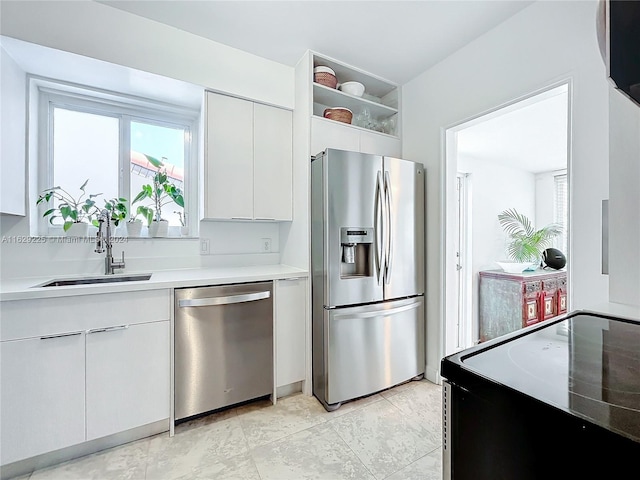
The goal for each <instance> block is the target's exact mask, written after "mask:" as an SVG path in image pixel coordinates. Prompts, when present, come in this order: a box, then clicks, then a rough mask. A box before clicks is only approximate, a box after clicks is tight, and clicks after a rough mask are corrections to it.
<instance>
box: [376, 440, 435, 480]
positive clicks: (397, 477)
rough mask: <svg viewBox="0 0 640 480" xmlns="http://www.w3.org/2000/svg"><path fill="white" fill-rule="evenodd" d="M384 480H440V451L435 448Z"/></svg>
mask: <svg viewBox="0 0 640 480" xmlns="http://www.w3.org/2000/svg"><path fill="white" fill-rule="evenodd" d="M385 480H442V450H441V449H440V448H437V449H436V450H434V451H433V452H431V453H429V454H428V455H425V456H424V457H422V458H420V459H418V460H416V461H415V462H413V463H412V464H410V465H409V466H407V467H405V468H403V469H402V470H400V471H399V472H396V473H394V474H393V475H391V476H390V477H387V478H386V479H385Z"/></svg>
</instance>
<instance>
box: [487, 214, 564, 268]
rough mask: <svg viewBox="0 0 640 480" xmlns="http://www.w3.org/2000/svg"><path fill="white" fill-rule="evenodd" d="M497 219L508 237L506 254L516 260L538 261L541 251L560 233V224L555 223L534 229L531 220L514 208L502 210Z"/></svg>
mask: <svg viewBox="0 0 640 480" xmlns="http://www.w3.org/2000/svg"><path fill="white" fill-rule="evenodd" d="M498 220H499V221H500V225H501V226H502V228H503V229H504V231H505V232H506V233H507V235H509V237H510V241H509V245H508V246H507V254H508V255H509V258H510V259H511V260H514V261H516V262H538V261H540V259H541V256H542V251H543V250H544V249H545V248H547V247H548V246H549V245H550V243H551V240H553V239H554V238H555V237H557V236H558V235H560V234H561V233H562V226H561V225H558V224H557V223H551V224H549V225H547V226H546V227H543V228H541V229H539V230H536V229H535V228H534V226H533V224H532V223H531V220H529V219H528V218H527V217H526V216H525V215H523V214H521V213H518V212H517V211H516V210H515V209H508V210H505V211H503V212H502V213H500V214H499V215H498Z"/></svg>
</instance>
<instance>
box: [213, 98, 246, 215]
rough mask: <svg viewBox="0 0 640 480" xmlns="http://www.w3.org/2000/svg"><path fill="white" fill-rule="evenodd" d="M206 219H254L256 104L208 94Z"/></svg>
mask: <svg viewBox="0 0 640 480" xmlns="http://www.w3.org/2000/svg"><path fill="white" fill-rule="evenodd" d="M206 109H207V125H206V129H207V130H206V137H205V138H206V143H205V162H204V172H205V174H204V175H205V178H204V180H205V199H204V213H205V217H206V218H226V219H230V218H242V219H251V218H253V103H252V102H249V101H247V100H242V99H239V98H234V97H228V96H225V95H217V94H213V93H209V92H208V93H207V101H206Z"/></svg>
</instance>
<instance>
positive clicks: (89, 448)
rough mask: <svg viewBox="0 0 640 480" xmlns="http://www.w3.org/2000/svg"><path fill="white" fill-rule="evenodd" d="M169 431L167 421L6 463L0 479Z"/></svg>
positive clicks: (26, 473)
mask: <svg viewBox="0 0 640 480" xmlns="http://www.w3.org/2000/svg"><path fill="white" fill-rule="evenodd" d="M168 431H169V419H168V418H167V419H165V420H159V421H157V422H153V423H149V424H147V425H142V426H141V427H136V428H132V429H131V430H127V431H124V432H120V433H114V434H113V435H109V436H108V437H102V438H97V439H95V440H90V441H88V442H83V443H79V444H78V445H72V446H71V447H66V448H61V449H60V450H54V451H53V452H47V453H43V454H42V455H37V456H35V457H30V458H25V459H24V460H18V461H17V462H13V463H8V464H7V465H2V466H1V467H0V479H1V480H7V479H10V478H14V477H19V476H21V475H28V474H30V473H32V472H33V471H35V470H40V469H42V468H46V467H50V466H52V465H57V464H59V463H62V462H66V461H68V460H73V459H74V458H79V457H83V456H85V455H90V454H92V453H96V452H99V451H100V450H106V449H107V448H112V447H115V446H118V445H123V444H125V443H129V442H133V441H135V440H140V439H141V438H146V437H150V436H152V435H156V434H158V433H162V432H168Z"/></svg>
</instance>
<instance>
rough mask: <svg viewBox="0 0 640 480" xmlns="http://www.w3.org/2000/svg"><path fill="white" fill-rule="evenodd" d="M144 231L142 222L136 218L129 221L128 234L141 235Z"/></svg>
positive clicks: (132, 235)
mask: <svg viewBox="0 0 640 480" xmlns="http://www.w3.org/2000/svg"><path fill="white" fill-rule="evenodd" d="M141 233H142V222H141V221H140V220H136V221H134V222H127V236H129V237H139V236H140V235H141Z"/></svg>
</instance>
